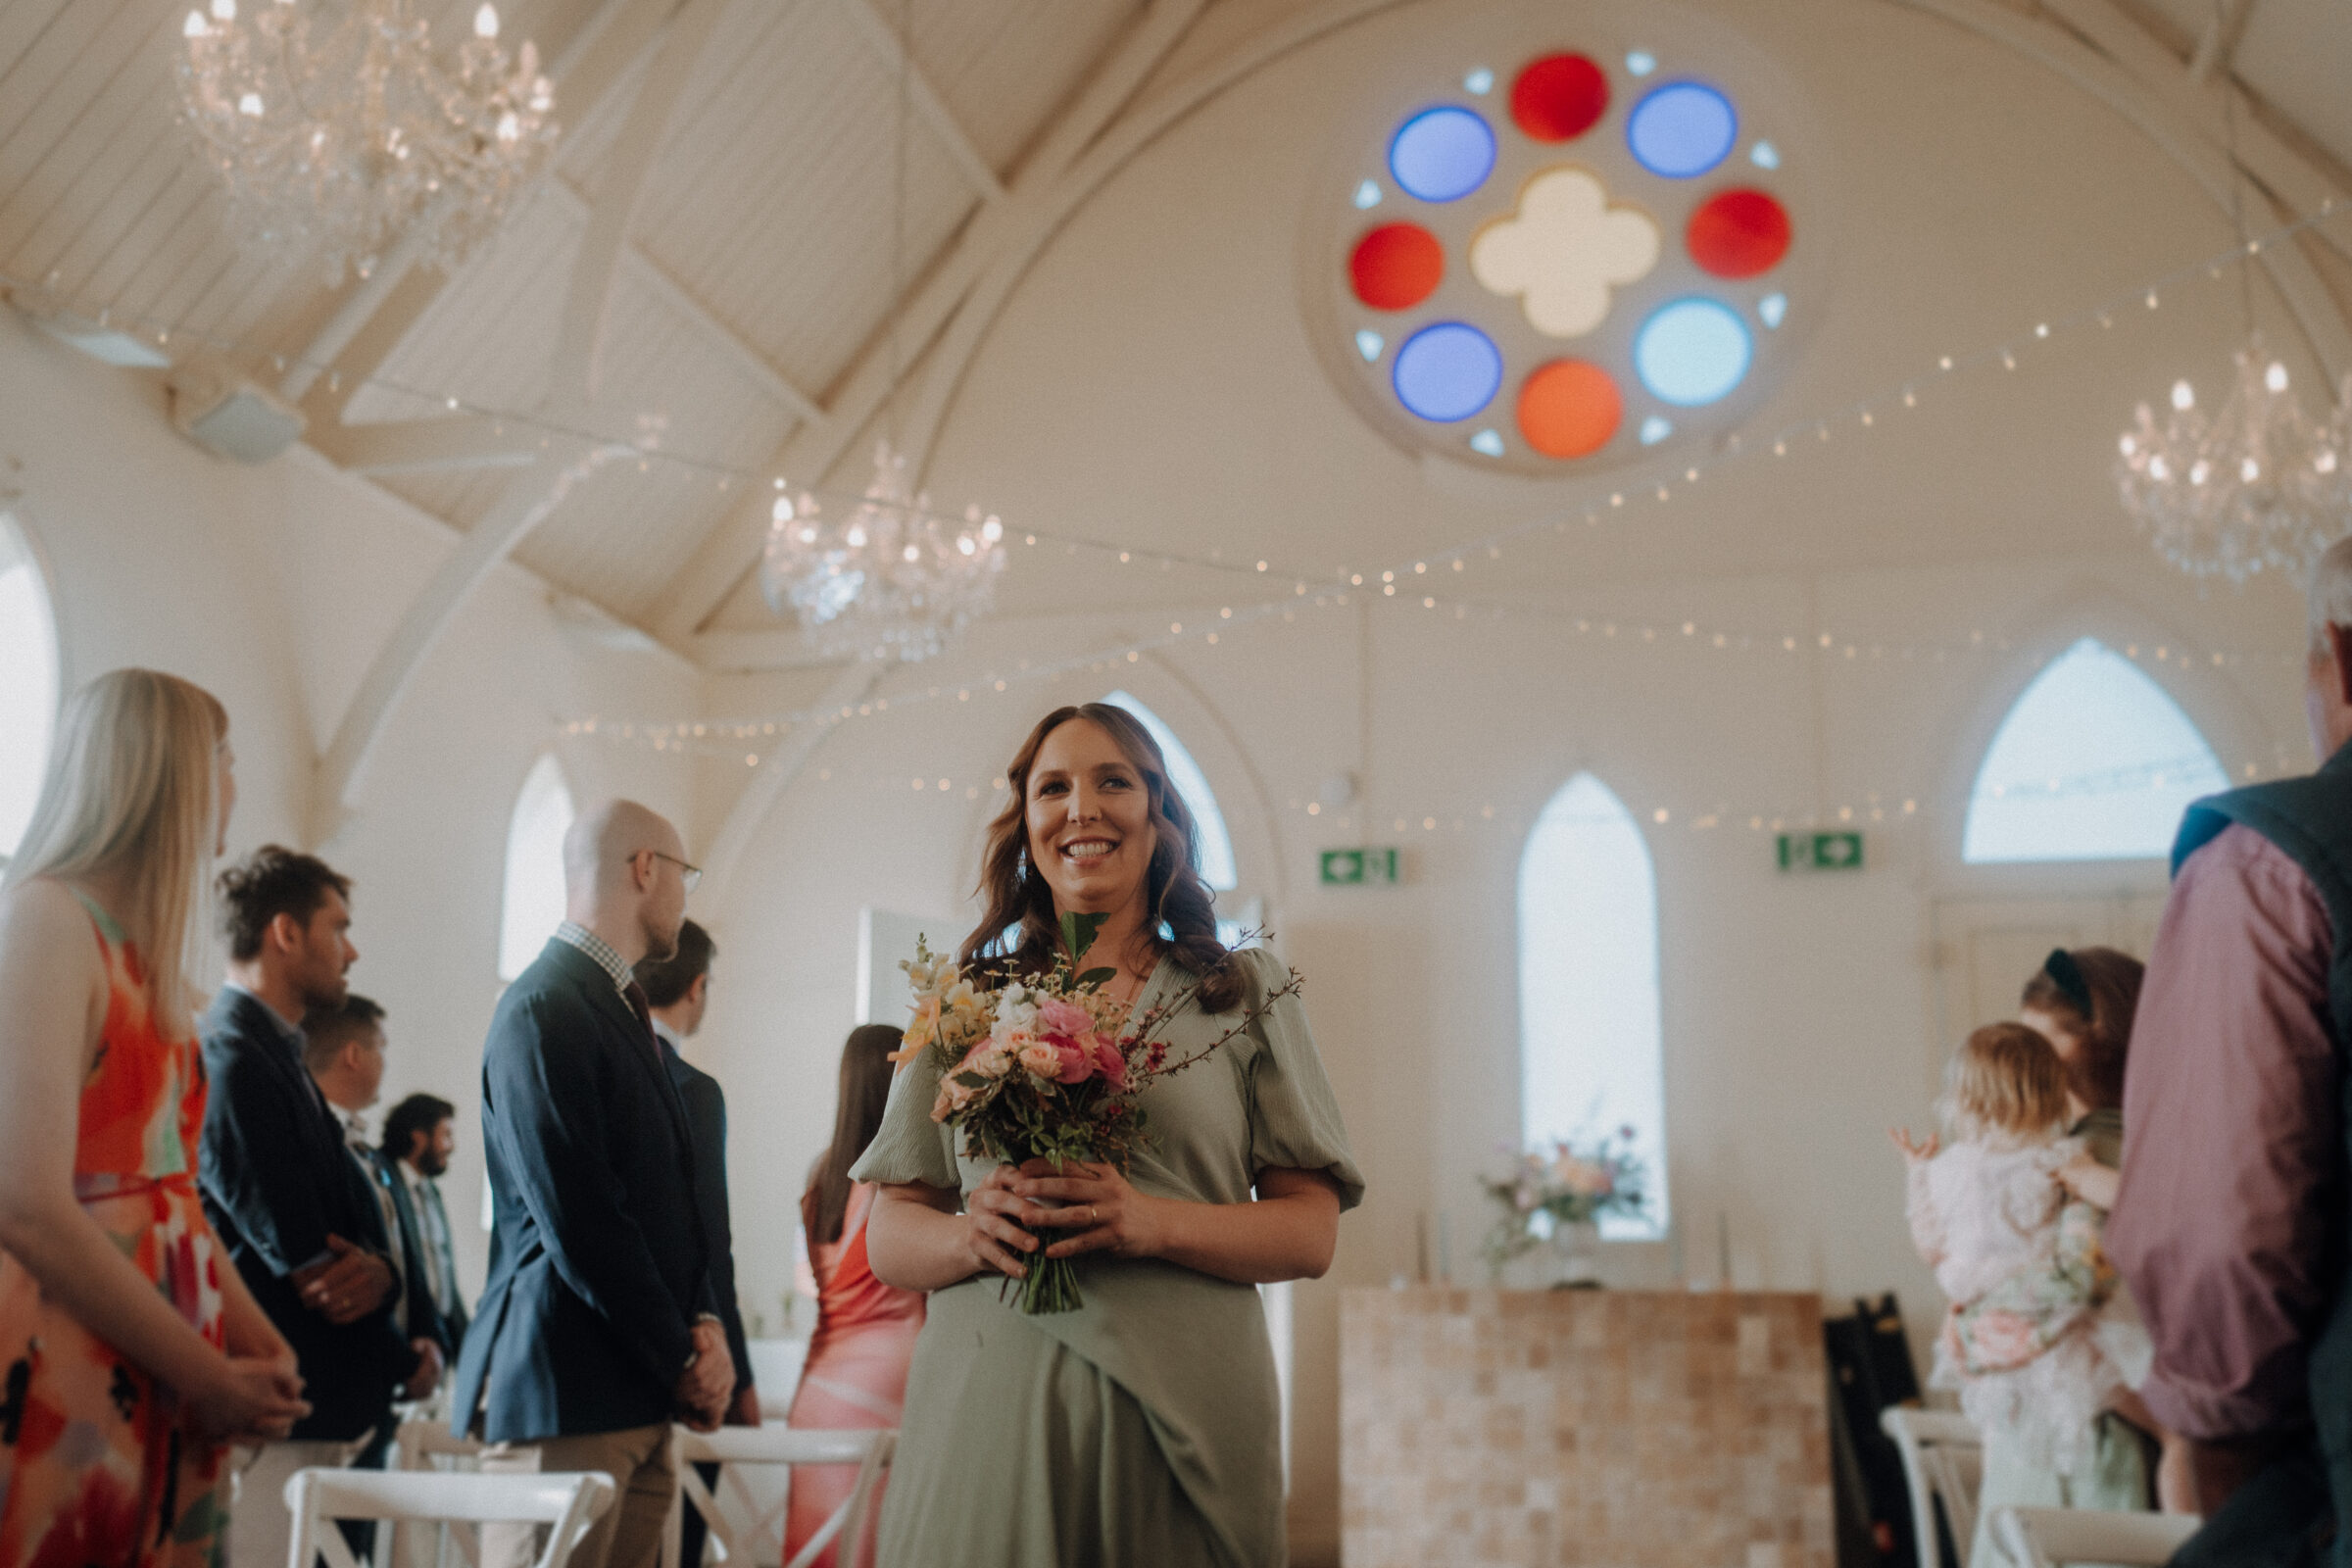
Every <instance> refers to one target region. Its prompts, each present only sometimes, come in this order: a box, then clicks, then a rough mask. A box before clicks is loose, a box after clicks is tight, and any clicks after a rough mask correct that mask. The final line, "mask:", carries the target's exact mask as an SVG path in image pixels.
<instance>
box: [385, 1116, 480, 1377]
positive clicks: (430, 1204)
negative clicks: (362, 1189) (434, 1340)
mask: <svg viewBox="0 0 2352 1568" xmlns="http://www.w3.org/2000/svg"><path fill="white" fill-rule="evenodd" d="M457 1113H458V1107H457V1106H455V1105H453V1104H451V1103H449V1102H448V1101H446V1100H443V1099H441V1098H440V1097H439V1096H437V1095H411V1096H410V1097H409V1098H408V1099H406V1100H404V1101H402V1102H401V1103H399V1104H397V1105H394V1106H393V1107H392V1108H391V1110H390V1111H388V1112H386V1113H385V1116H384V1136H383V1143H382V1145H381V1147H380V1148H379V1149H378V1151H377V1152H379V1153H380V1154H381V1155H382V1156H383V1159H384V1163H385V1165H386V1166H387V1167H389V1168H390V1169H391V1171H392V1173H393V1174H394V1175H396V1176H398V1177H399V1178H400V1183H401V1186H402V1187H403V1188H405V1189H406V1190H407V1192H408V1195H409V1207H410V1209H411V1210H412V1211H413V1212H415V1214H416V1216H417V1241H418V1243H419V1244H420V1248H421V1250H422V1251H423V1253H424V1277H425V1284H426V1286H427V1288H428V1289H429V1290H430V1292H431V1294H432V1298H433V1310H434V1311H435V1312H437V1313H438V1314H440V1318H441V1331H442V1333H443V1334H444V1335H446V1336H447V1337H448V1340H449V1350H450V1355H451V1356H452V1358H453V1359H454V1358H455V1356H456V1355H457V1352H458V1351H459V1350H461V1349H463V1348H465V1345H466V1292H465V1291H464V1289H462V1288H461V1287H460V1286H459V1284H458V1257H457V1253H456V1251H455V1250H453V1248H452V1247H451V1245H450V1229H449V1210H448V1209H447V1208H445V1207H443V1206H442V1202H441V1178H442V1177H444V1176H446V1175H448V1174H449V1156H450V1155H452V1154H454V1153H456V1152H457V1149H458V1133H457V1127H456V1125H455V1122H454V1118H455V1117H456V1115H457Z"/></svg>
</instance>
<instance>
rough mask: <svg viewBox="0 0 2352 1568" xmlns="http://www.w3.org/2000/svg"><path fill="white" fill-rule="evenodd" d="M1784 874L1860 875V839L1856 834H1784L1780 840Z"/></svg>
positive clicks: (1859, 835)
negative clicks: (1826, 872)
mask: <svg viewBox="0 0 2352 1568" xmlns="http://www.w3.org/2000/svg"><path fill="white" fill-rule="evenodd" d="M1780 846H1781V869H1782V870H1784V871H1859V870H1861V869H1862V835H1861V834H1859V833H1784V834H1782V835H1781V838H1780Z"/></svg>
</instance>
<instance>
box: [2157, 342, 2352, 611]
mask: <svg viewBox="0 0 2352 1568" xmlns="http://www.w3.org/2000/svg"><path fill="white" fill-rule="evenodd" d="M2344 394H2345V397H2347V398H2352V380H2347V382H2346V383H2345V387H2344ZM2348 437H2352V416H2348V414H2347V411H2346V409H2345V408H2344V407H2343V405H2342V404H2340V403H2339V404H2338V406H2337V408H2336V411H2335V415H2334V417H2333V418H2332V419H2331V420H2330V421H2329V422H2328V423H2327V424H2325V425H2323V424H2317V423H2315V422H2314V421H2313V420H2312V419H2310V418H2309V417H2306V416H2305V414H2304V413H2303V409H2302V405H2301V404H2299V403H2297V402H2296V401H2295V398H2294V395H2293V394H2292V393H2291V392H2290V391H2288V389H2287V375H2286V367H2285V366H2283V365H2281V364H2279V363H2278V361H2277V360H2272V361H2270V362H2269V363H2268V364H2267V365H2266V364H2265V363H2264V357H2263V355H2262V353H2261V345H2260V344H2259V343H2254V344H2251V345H2249V346H2248V347H2247V348H2245V349H2243V350H2241V351H2240V352H2239V353H2238V356H2237V380H2236V384H2235V385H2234V386H2233V387H2232V388H2231V389H2230V391H2229V396H2228V397H2227V398H2226V399H2225V400H2224V401H2223V403H2222V407H2221V411H2220V413H2219V414H2217V415H2215V416H2213V417H2207V416H2206V414H2205V412H2204V410H2202V409H2201V408H2199V407H2198V406H2197V395H2196V391H2195V389H2194V388H2192V387H2191V386H2190V385H2189V384H2188V383H2187V382H2186V381H2176V382H2174V383H2173V396H2172V412H2171V413H2170V414H2169V415H2168V416H2167V417H2166V418H2165V419H2164V421H2163V423H2161V424H2159V423H2158V422H2157V420H2156V417H2155V415H2154V414H2153V413H2152V412H2151V411H2150V410H2149V408H2148V406H2147V405H2146V404H2144V403H2143V404H2141V405H2140V406H2139V411H2138V417H2137V419H2136V421H2135V422H2134V425H2133V427H2132V428H2131V430H2130V431H2127V432H2126V433H2125V435H2124V437H2123V440H2122V441H2121V443H2120V445H2121V447H2122V455H2121V456H2120V457H2119V458H2118V459H2117V461H2116V466H2115V480H2116V484H2117V486H2118V488H2120V489H2121V490H2122V492H2123V499H2124V508H2125V510H2126V511H2127V512H2129V513H2131V516H2132V518H2133V519H2134V520H2135V521H2136V522H2137V523H2138V524H2139V526H2140V528H2141V529H2142V530H2143V531H2144V532H2145V533H2147V535H2148V536H2149V538H2150V540H2151V542H2153V543H2154V545H2155V546H2156V553H2157V554H2158V555H2160V556H2162V557H2164V559H2165V560H2167V561H2169V562H2171V563H2172V564H2174V565H2176V566H2178V567H2180V569H2181V570H2182V571H2184V572H2186V573H2188V574H2189V575H2190V576H2192V577H2211V576H2216V575H2218V576H2223V577H2227V578H2229V580H2230V581H2231V582H2232V583H2242V582H2244V581H2245V580H2246V579H2247V578H2248V577H2250V576H2252V575H2254V574H2255V573H2256V572H2259V571H2262V570H2265V569H2266V568H2267V569H2272V570H2284V571H2289V572H2300V571H2302V570H2303V569H2304V568H2306V567H2307V566H2309V565H2310V564H2311V563H2312V562H2314V561H2316V560H2318V559H2319V556H2320V553H2321V552H2322V551H2324V550H2326V549H2327V546H2328V545H2329V544H2331V543H2333V542H2334V541H2335V539H2336V538H2337V537H2339V536H2340V535H2341V534H2342V533H2344V531H2345V530H2346V527H2347V525H2352V449H2348V448H2347V444H2346V443H2347V438H2348Z"/></svg>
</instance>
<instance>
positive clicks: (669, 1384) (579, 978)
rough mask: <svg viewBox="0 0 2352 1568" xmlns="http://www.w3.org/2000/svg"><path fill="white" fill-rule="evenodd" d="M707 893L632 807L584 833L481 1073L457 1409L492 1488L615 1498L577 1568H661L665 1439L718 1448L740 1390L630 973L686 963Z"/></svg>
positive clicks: (687, 1162) (684, 1151) (508, 998)
mask: <svg viewBox="0 0 2352 1568" xmlns="http://www.w3.org/2000/svg"><path fill="white" fill-rule="evenodd" d="M701 876H702V873H701V872H700V871H699V870H697V869H696V868H695V867H693V866H691V865H689V864H687V863H686V858H685V844H684V842H683V841H682V840H681V839H680V838H679V837H678V832H677V829H675V828H673V827H671V826H670V825H669V823H668V822H666V821H664V820H663V819H662V817H661V816H659V815H657V814H655V813H654V812H653V811H651V810H649V809H646V808H645V807H642V806H639V805H636V804H635V803H634V802H629V801H613V802H607V803H605V804H603V805H601V806H599V807H598V808H597V809H594V810H592V811H590V812H589V813H588V814H587V815H585V816H583V817H582V818H580V820H579V821H577V822H575V823H574V824H573V825H572V829H571V831H570V832H569V833H568V834H566V835H565V837H564V907H565V913H566V918H565V919H564V923H563V924H562V925H561V926H559V927H557V928H556V934H555V936H554V937H553V938H551V939H550V940H549V942H548V945H547V948H546V950H545V951H544V952H542V953H541V954H540V956H538V958H537V959H536V960H535V961H533V963H532V964H531V966H530V967H529V968H527V969H525V970H524V971H523V972H522V973H521V975H519V976H518V977H517V978H516V979H515V983H514V984H513V985H512V986H510V987H508V988H507V992H506V995H504V996H503V997H501V998H500V999H499V1004H498V1010H497V1012H496V1014H495V1015H494V1016H493V1017H492V1018H491V1021H490V1038H489V1041H488V1043H487V1044H486V1045H485V1046H484V1048H483V1053H482V1137H483V1147H484V1152H485V1153H486V1154H487V1156H488V1160H489V1167H490V1187H491V1192H492V1194H493V1204H494V1206H493V1223H492V1227H491V1232H490V1278H489V1283H488V1284H487V1285H486V1286H485V1287H484V1289H483V1292H482V1299H481V1301H480V1302H479V1303H478V1305H477V1306H476V1308H475V1311H474V1320H473V1323H472V1325H471V1327H470V1328H469V1329H468V1331H467V1333H466V1346H465V1349H464V1351H463V1352H462V1353H461V1355H460V1356H459V1359H458V1371H457V1377H456V1381H455V1384H454V1386H453V1389H454V1397H455V1404H454V1407H453V1408H454V1410H455V1412H456V1422H457V1426H458V1429H459V1430H460V1431H461V1432H466V1431H470V1432H473V1433H475V1434H478V1435H479V1436H480V1437H482V1438H483V1439H484V1440H486V1441H487V1442H488V1443H489V1444H490V1448H489V1450H488V1452H486V1453H485V1454H484V1456H483V1460H482V1468H483V1469H484V1470H486V1471H492V1472H499V1471H517V1470H520V1471H532V1470H563V1471H576V1470H602V1471H604V1472H605V1473H606V1474H608V1475H610V1476H612V1477H613V1481H614V1482H615V1483H616V1484H617V1485H618V1487H619V1489H620V1496H619V1498H618V1500H617V1501H616V1502H615V1503H614V1505H613V1508H612V1510H611V1511H610V1512H608V1513H607V1514H606V1515H605V1517H604V1518H603V1519H602V1520H601V1521H599V1522H598V1524H597V1525H596V1527H595V1528H594V1529H593V1530H591V1531H590V1532H589V1534H588V1536H587V1537H586V1539H584V1540H583V1541H582V1542H581V1544H580V1545H579V1546H578V1547H577V1548H576V1549H575V1550H574V1551H573V1553H572V1557H571V1564H570V1568H655V1565H656V1564H657V1563H658V1562H659V1560H660V1557H661V1548H662V1533H663V1528H664V1525H665V1523H666V1521H667V1519H668V1516H669V1510H670V1507H671V1505H672V1503H673V1501H674V1499H675V1498H676V1495H677V1474H676V1471H675V1470H674V1468H673V1467H672V1465H671V1463H670V1453H669V1431H670V1423H671V1421H672V1420H673V1419H676V1420H683V1421H685V1422H686V1423H687V1424H689V1425H690V1426H693V1427H695V1428H696V1429H698V1430H701V1431H707V1432H708V1431H715V1430H716V1429H717V1427H718V1424H719V1420H720V1418H721V1417H722V1416H723V1415H724V1414H725V1411H726V1406H727V1401H728V1398H729V1397H730V1396H731V1395H732V1394H733V1392H734V1387H735V1368H734V1363H733V1360H732V1358H731V1357H730V1356H729V1354H728V1352H727V1344H726V1336H725V1333H724V1330H723V1327H722V1325H721V1322H720V1319H719V1317H718V1314H717V1299H716V1297H715V1296H714V1295H713V1294H712V1290H711V1248H710V1244H709V1241H708V1239H707V1238H706V1237H705V1235H704V1230H703V1225H702V1222H701V1220H700V1218H699V1213H700V1209H699V1205H698V1203H697V1201H696V1197H695V1161H694V1144H693V1138H692V1135H691V1134H690V1132H689V1131H688V1128H687V1122H686V1110H685V1106H684V1105H683V1103H681V1102H680V1100H679V1098H678V1092H677V1089H676V1087H675V1086H674V1085H673V1084H672V1083H671V1082H670V1077H669V1073H668V1071H667V1069H666V1067H665V1066H664V1064H663V1062H662V1055H661V1051H660V1045H659V1042H658V1041H657V1040H656V1039H655V1037H654V1031H653V1026H652V1024H651V1022H650V1020H649V1016H648V1012H647V1009H646V1005H645V993H644V992H643V990H641V989H640V988H639V987H638V985H637V983H636V981H635V979H634V978H633V977H632V976H631V973H630V966H631V965H632V964H634V963H635V962H636V961H637V960H638V959H640V958H643V957H645V956H648V955H653V956H666V955H668V954H669V953H671V952H673V951H674V950H675V949H676V946H677V940H678V928H679V926H680V925H681V924H682V923H683V922H684V920H685V917H686V894H687V891H688V889H689V888H690V887H691V886H692V885H693V883H694V882H696V881H699V880H700V879H701ZM532 1555H533V1532H532V1531H531V1530H530V1529H528V1528H527V1527H485V1528H484V1529H483V1531H482V1557H483V1568H505V1565H508V1564H517V1563H527V1562H528V1561H529V1560H530V1558H531V1556H532Z"/></svg>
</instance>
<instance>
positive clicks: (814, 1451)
mask: <svg viewBox="0 0 2352 1568" xmlns="http://www.w3.org/2000/svg"><path fill="white" fill-rule="evenodd" d="M898 1438H899V1435H898V1433H897V1432H895V1431H891V1430H887V1429H882V1430H873V1429H868V1430H863V1431H854V1432H815V1431H807V1430H803V1429H799V1428H795V1427H788V1426H785V1425H783V1424H782V1423H780V1422H770V1423H768V1424H767V1425H765V1426H760V1427H721V1428H719V1429H718V1430H717V1431H716V1432H690V1431H688V1430H686V1429H685V1428H683V1427H681V1428H679V1429H678V1431H677V1447H676V1449H675V1453H676V1457H677V1465H678V1506H679V1509H680V1510H683V1509H686V1508H692V1509H694V1510H695V1511H696V1512H697V1513H699V1514H701V1515H702V1517H703V1521H704V1523H705V1525H706V1526H707V1527H708V1529H709V1535H708V1537H707V1538H706V1539H707V1541H708V1549H709V1550H710V1551H711V1554H712V1555H713V1556H714V1557H715V1559H716V1560H717V1561H718V1562H720V1563H731V1564H734V1565H736V1568H750V1565H753V1564H765V1563H771V1562H775V1561H778V1560H780V1559H781V1558H782V1557H783V1555H784V1514H785V1510H786V1508H787V1507H788V1506H789V1504H790V1498H791V1489H790V1487H789V1486H785V1487H783V1488H779V1489H776V1490H775V1491H774V1492H773V1493H772V1499H773V1500H769V1501H765V1502H762V1500H761V1499H760V1498H759V1497H757V1496H755V1495H753V1492H752V1489H751V1488H750V1487H749V1486H747V1485H746V1484H745V1483H746V1479H747V1478H746V1475H745V1472H746V1471H747V1470H749V1469H750V1468H752V1467H754V1466H777V1467H780V1468H781V1469H782V1470H783V1471H784V1475H785V1477H787V1478H788V1477H789V1475H790V1473H791V1467H792V1466H794V1465H801V1464H809V1465H814V1464H827V1465H831V1464H854V1465H856V1466H857V1467H858V1480H857V1484H856V1485H855V1486H853V1487H852V1488H851V1489H850V1495H849V1496H848V1497H847V1498H846V1499H844V1501H843V1502H842V1505H841V1506H840V1507H838V1508H836V1509H834V1510H833V1513H832V1515H831V1517H829V1518H827V1519H826V1520H825V1523H824V1526H823V1528H821V1529H819V1530H818V1531H817V1533H816V1534H815V1535H814V1536H812V1537H811V1538H809V1542H808V1544H806V1545H804V1546H803V1547H802V1548H801V1549H800V1551H799V1552H797V1553H796V1554H794V1556H793V1558H792V1560H791V1561H790V1562H787V1563H785V1564H784V1568H809V1564H810V1563H812V1562H814V1561H815V1560H816V1557H817V1554H818V1553H820V1552H822V1551H823V1550H824V1549H825V1547H826V1546H827V1545H828V1544H831V1543H832V1542H833V1541H834V1540H835V1539H836V1538H837V1537H838V1538H839V1539H840V1541H841V1552H840V1555H839V1557H838V1558H837V1560H838V1561H839V1562H841V1563H842V1564H844V1565H845V1568H855V1565H856V1564H857V1563H858V1561H859V1560H860V1559H859V1553H860V1552H861V1551H862V1550H863V1549H864V1545H865V1527H866V1517H867V1515H868V1514H870V1513H871V1512H872V1511H873V1509H872V1502H873V1495H874V1489H875V1488H876V1487H877V1486H879V1485H881V1482H882V1475H883V1472H884V1471H886V1470H887V1469H889V1468H890V1460H891V1455H892V1453H893V1451H894V1450H895V1449H896V1448H897V1446H898ZM698 1464H715V1465H717V1466H718V1467H719V1472H718V1485H717V1486H716V1487H715V1488H711V1487H706V1486H704V1485H703V1478H702V1477H701V1475H699V1474H698V1473H697V1472H696V1471H695V1468H694V1467H695V1466H696V1465H698ZM763 1490H765V1489H763ZM730 1502H731V1503H732V1506H730V1505H729V1503H730ZM681 1517H682V1513H673V1514H672V1515H671V1516H670V1525H669V1539H668V1543H667V1544H666V1546H665V1547H664V1549H663V1553H662V1560H663V1562H664V1564H665V1565H666V1568H702V1565H701V1564H699V1563H684V1564H681V1563H679V1561H678V1523H679V1519H680V1518H681ZM337 1568H340V1565H337Z"/></svg>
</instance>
